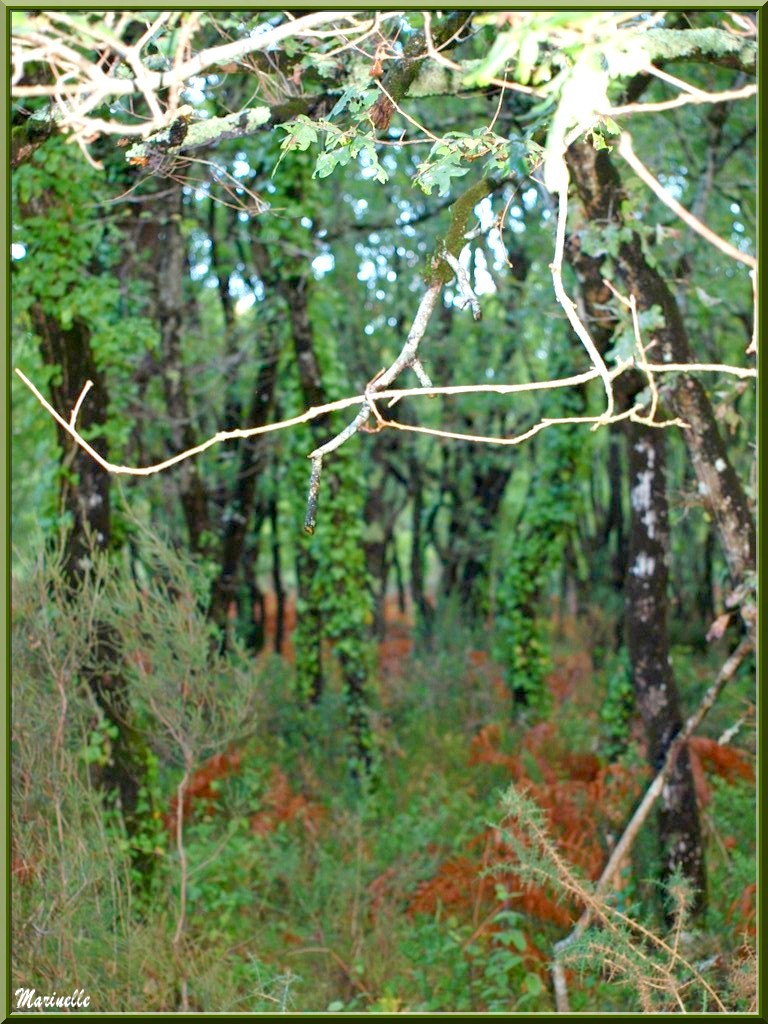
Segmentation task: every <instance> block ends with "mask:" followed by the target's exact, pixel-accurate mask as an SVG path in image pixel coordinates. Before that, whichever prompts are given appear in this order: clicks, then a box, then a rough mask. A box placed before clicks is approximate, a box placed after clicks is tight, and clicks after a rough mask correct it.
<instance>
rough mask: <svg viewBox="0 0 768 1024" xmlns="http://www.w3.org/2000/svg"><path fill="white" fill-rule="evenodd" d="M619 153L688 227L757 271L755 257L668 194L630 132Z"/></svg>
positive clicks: (626, 135) (620, 146)
mask: <svg viewBox="0 0 768 1024" xmlns="http://www.w3.org/2000/svg"><path fill="white" fill-rule="evenodd" d="M618 150H619V153H620V154H621V156H622V157H624V159H625V160H626V162H627V163H628V164H629V166H630V167H631V168H632V170H633V171H634V172H635V174H636V175H637V176H638V178H640V179H641V180H642V181H644V182H645V184H646V185H647V186H648V188H650V189H651V191H652V192H653V193H654V194H655V195H657V196H658V197H659V199H660V200H661V201H662V203H664V205H665V206H668V207H669V209H670V210H672V212H673V213H676V214H677V216H678V217H679V218H680V219H681V220H683V221H685V223H686V224H687V225H688V227H690V228H692V229H693V230H694V231H695V232H696V233H697V234H698V235H701V237H702V238H705V239H706V240H707V241H708V242H710V243H711V244H712V245H714V246H715V247H716V248H718V249H719V250H720V251H721V252H724V253H725V255H726V256H730V257H731V259H734V260H738V262H739V263H744V264H745V265H746V266H748V267H752V269H753V270H754V269H756V267H757V260H756V259H755V257H754V256H750V255H748V253H745V252H741V250H740V249H737V248H736V247H735V246H733V245H731V244H730V242H726V241H725V239H723V238H720V236H719V235H716V234H715V232H714V231H712V230H711V228H708V227H707V225H706V224H702V222H701V221H700V220H699V219H698V218H697V217H694V215H693V214H692V213H689V212H688V210H686V209H685V207H684V206H681V205H680V203H678V201H677V200H676V199H673V197H672V196H671V195H670V194H669V192H667V190H666V189H665V188H664V187H663V186H662V185H661V184H660V183H659V182H658V181H657V180H656V178H654V176H653V175H652V174H651V172H650V171H649V170H648V168H647V167H646V166H645V164H644V163H643V162H642V161H641V160H640V159H639V158H638V157H637V156H636V154H635V151H634V149H633V148H632V136H631V135H630V134H629V132H622V133H621V137H620V139H619V145H618Z"/></svg>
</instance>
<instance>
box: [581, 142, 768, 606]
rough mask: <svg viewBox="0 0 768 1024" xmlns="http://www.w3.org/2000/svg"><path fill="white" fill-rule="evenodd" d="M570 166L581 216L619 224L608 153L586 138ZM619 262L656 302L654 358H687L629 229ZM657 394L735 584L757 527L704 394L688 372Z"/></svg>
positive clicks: (618, 193) (676, 319) (680, 333)
mask: <svg viewBox="0 0 768 1024" xmlns="http://www.w3.org/2000/svg"><path fill="white" fill-rule="evenodd" d="M568 166H569V169H570V172H571V177H572V179H573V181H574V184H575V185H576V189H577V192H578V194H579V198H580V200H581V203H582V206H583V207H584V211H585V213H586V215H587V217H588V218H589V219H590V220H591V221H593V222H595V223H599V224H603V225H606V226H607V225H613V226H615V227H619V228H621V227H623V226H624V222H623V219H622V216H621V205H622V201H623V200H624V199H625V195H624V191H623V189H622V186H621V181H620V179H619V176H618V173H617V171H616V169H615V167H614V166H613V164H612V162H611V159H610V156H609V155H608V153H607V152H606V151H605V150H603V151H600V152H598V151H597V150H595V149H594V147H592V146H591V145H588V144H587V143H577V144H575V145H573V146H571V148H570V150H569V151H568ZM618 265H619V269H620V272H621V274H622V276H623V278H624V280H625V282H626V286H627V290H628V291H629V292H630V294H632V295H634V296H635V298H636V300H637V304H638V309H640V310H641V311H642V310H646V309H648V308H649V307H651V306H653V305H658V306H660V307H661V310H662V313H663V315H664V326H663V327H661V328H660V329H658V330H657V331H655V332H654V337H655V338H656V339H657V345H656V348H655V350H654V358H655V360H656V361H658V362H670V363H688V362H692V361H693V354H692V352H691V346H690V343H689V339H688V334H687V331H686V329H685V324H684V322H683V319H682V317H681V315H680V311H679V309H678V307H677V303H676V302H675V299H674V296H673V295H672V292H671V291H670V289H669V286H668V285H667V283H666V281H665V280H664V278H663V277H662V276H661V273H660V272H659V271H658V270H657V269H656V268H655V267H651V266H650V265H649V263H648V261H647V260H646V258H645V255H644V253H643V250H642V244H641V241H640V238H639V236H638V235H637V234H636V233H634V232H633V234H632V237H631V240H630V241H625V242H623V243H622V244H621V246H620V248H619V253H618ZM603 287H605V286H603ZM605 291H606V292H607V291H608V290H607V289H605ZM661 393H662V396H663V397H664V398H665V400H666V401H667V402H668V403H669V406H670V408H671V409H672V411H673V412H674V414H675V415H676V416H679V417H680V418H681V419H682V420H684V421H685V422H686V423H688V424H689V427H690V429H688V430H683V431H682V437H683V440H684V442H685V445H686V447H687V449H688V454H689V456H690V458H691V463H692V465H693V468H694V471H695V473H696V476H697V478H698V482H699V490H700V492H701V494H702V496H703V498H704V500H705V502H706V506H707V509H708V511H709V512H710V514H711V515H712V517H713V519H714V520H715V522H716V524H717V529H718V535H719V537H720V543H721V545H722V548H723V553H724V555H725V559H726V562H727V564H728V569H729V573H730V576H731V582H732V584H733V585H734V587H736V586H738V585H739V584H740V583H741V582H742V581H743V579H744V575H745V573H747V572H749V571H751V570H753V569H754V564H755V548H756V541H755V525H754V520H753V517H752V514H751V512H750V508H749V504H748V502H747V499H746V495H745V493H744V489H743V487H742V485H741V481H740V480H739V478H738V476H737V475H736V472H735V470H734V469H733V466H732V465H731V462H730V459H729V457H728V452H727V450H726V448H725V445H724V443H723V439H722V437H721V436H720V432H719V430H718V427H717V421H716V419H715V416H714V413H713V410H712V406H711V404H710V401H709V398H708V396H707V393H706V391H705V390H704V388H703V387H702V386H701V384H700V383H699V381H698V380H696V379H695V378H694V377H691V376H690V375H688V374H668V375H665V379H664V380H663V381H662V382H661Z"/></svg>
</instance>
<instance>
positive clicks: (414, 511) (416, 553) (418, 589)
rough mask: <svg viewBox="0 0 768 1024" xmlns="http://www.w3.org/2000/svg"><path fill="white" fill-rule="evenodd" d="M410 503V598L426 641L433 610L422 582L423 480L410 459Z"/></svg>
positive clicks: (423, 551) (423, 541) (418, 468)
mask: <svg viewBox="0 0 768 1024" xmlns="http://www.w3.org/2000/svg"><path fill="white" fill-rule="evenodd" d="M411 480H412V488H413V491H412V501H413V504H412V505H411V559H410V568H411V598H412V600H413V605H414V608H415V609H416V625H417V632H418V633H419V634H420V636H421V637H422V638H423V639H425V640H428V638H429V637H430V635H431V633H432V627H433V622H434V615H435V613H434V609H433V607H432V605H431V604H430V603H429V600H428V599H427V594H426V586H425V580H424V563H425V561H426V550H425V549H426V537H425V531H424V479H423V474H422V468H421V464H420V462H419V460H418V459H417V458H415V457H414V458H412V459H411Z"/></svg>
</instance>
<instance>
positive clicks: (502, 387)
mask: <svg viewBox="0 0 768 1024" xmlns="http://www.w3.org/2000/svg"><path fill="white" fill-rule="evenodd" d="M417 364H418V365H420V363H419V362H418V360H417V359H414V363H413V364H412V365H411V368H412V369H413V370H414V371H416V365H417ZM631 365H633V363H632V362H630V361H627V362H623V363H620V364H619V365H618V366H617V367H615V368H614V369H613V370H611V371H609V378H610V380H611V381H613V380H614V379H615V378H616V377H618V376H619V375H620V374H622V373H624V372H625V371H626V370H627V369H628V368H629V367H630V366H631ZM645 368H646V369H648V370H650V371H652V372H653V373H696V372H704V373H728V374H733V375H734V376H736V377H756V376H757V371H756V370H754V369H749V368H743V367H739V366H729V365H727V364H725V363H658V364H657V363H647V364H646V367H645ZM422 370H423V368H422ZM14 372H15V373H16V375H17V376H18V377H19V379H20V380H21V381H22V382H23V383H24V384H25V385H26V386H27V387H28V388H29V390H30V391H31V392H32V394H33V395H34V396H35V398H36V399H37V401H38V402H39V403H40V404H41V405H42V407H43V408H44V409H45V410H46V411H47V412H48V413H49V415H50V416H51V417H52V418H53V419H54V420H55V421H56V422H57V423H58V424H59V426H60V427H61V428H62V430H64V431H65V432H66V433H67V434H69V436H70V437H71V438H72V440H73V441H74V442H75V443H76V444H77V445H79V446H80V447H81V448H82V449H83V450H84V451H86V452H87V453H88V454H89V455H90V456H91V458H92V459H93V460H94V461H95V462H97V463H98V464H99V465H100V466H101V467H102V469H104V470H105V471H106V472H107V473H113V474H115V475H123V476H152V475H153V474H155V473H162V472H164V471H165V470H166V469H170V468H171V467H172V466H175V465H178V463H180V462H184V461H185V460H186V459H190V458H193V457H194V456H195V455H200V454H202V453H203V452H205V451H207V450H208V449H209V448H212V447H214V445H217V444H221V443H222V442H223V441H234V440H243V439H245V438H249V437H256V436H257V435H259V434H269V433H273V432H274V431H277V430H287V429H289V428H290V427H295V426H299V425H300V424H302V423H310V422H311V421H312V420H314V419H318V418H319V417H320V416H327V415H328V413H331V412H339V411H341V410H343V409H349V408H350V407H352V406H355V405H360V406H365V407H366V415H365V417H362V416H361V422H360V423H358V424H357V429H358V430H359V429H360V427H361V425H362V423H364V422H365V421H366V420H367V419H368V416H369V415H370V413H371V411H372V407H373V401H372V399H373V398H374V397H375V398H376V399H377V400H379V399H382V400H383V399H391V400H392V401H393V402H394V401H399V400H400V399H403V398H424V397H426V398H433V397H436V396H438V395H445V396H451V395H471V394H495V395H513V394H520V393H522V392H533V391H550V390H553V389H556V388H569V387H576V386H578V385H580V384H586V383H588V382H589V381H590V380H595V379H596V378H597V377H599V376H600V374H599V371H598V370H597V369H595V368H592V369H590V370H585V371H584V372H583V373H578V374H574V375H572V376H569V377H561V378H554V379H551V380H545V381H531V382H529V383H526V384H452V385H445V386H443V387H437V386H435V385H432V384H430V385H428V386H425V387H420V388H382V390H381V391H379V390H378V388H376V389H375V391H374V390H373V388H371V390H369V391H367V392H366V394H363V395H352V396H349V397H347V398H340V399H338V400H337V401H335V402H328V403H326V404H325V405H318V406H312V407H311V408H310V409H307V410H306V411H305V412H303V413H302V414H301V415H299V416H292V417H289V418H287V419H284V420H279V421H278V422H275V423H268V424H265V425H264V426H261V427H248V428H245V427H243V428H237V429H234V430H220V431H218V433H216V434H214V435H213V436H212V437H209V438H208V439H207V440H206V441H203V442H201V443H200V444H198V445H195V446H194V447H192V448H188V449H186V450H185V451H183V452H179V453H178V454H177V455H174V456H172V457H171V458H169V459H165V460H163V461H162V462H157V463H154V464H153V465H151V466H123V465H120V464H118V463H115V462H110V461H109V460H108V459H105V458H104V457H103V456H102V455H100V454H99V452H97V451H96V449H95V448H93V447H92V446H91V445H90V444H89V443H88V442H87V441H86V440H85V438H84V437H83V436H82V435H81V434H80V433H79V432H78V430H77V429H76V427H75V426H74V424H73V423H72V417H71V416H70V419H69V420H66V419H65V418H64V417H63V416H62V415H61V414H60V413H59V412H57V411H56V409H54V408H53V406H52V405H51V404H50V402H48V400H47V399H46V398H45V396H44V395H43V394H42V393H41V392H40V391H39V389H38V388H37V387H35V385H34V384H33V383H32V381H30V379H29V378H28V377H27V376H26V375H25V374H24V373H23V372H22V371H21V370H20V369H18V368H16V369H15V371H14ZM383 374H384V371H382V376H383ZM380 379H381V378H380V377H377V378H375V380H374V383H375V384H378V382H379V380H380ZM87 390H88V389H87V384H86V386H85V387H84V389H83V392H82V393H81V396H80V398H79V399H78V405H77V406H76V409H78V410H79V405H81V404H82V400H83V398H84V397H85V393H86V392H87ZM630 412H631V413H632V414H633V417H636V416H637V415H638V412H637V410H636V409H633V410H630ZM361 413H362V409H361ZM622 415H623V416H627V415H629V414H628V413H624V414H622ZM355 420H357V417H355ZM598 421H602V417H593V418H589V417H586V418H582V419H581V422H593V423H594V422H598ZM643 421H644V420H643ZM353 422H355V421H353ZM381 422H382V423H386V425H387V426H390V427H392V428H393V429H396V430H418V431H422V432H425V433H434V432H433V431H429V430H428V429H427V428H426V427H418V428H417V427H409V426H407V425H406V424H403V423H397V422H396V421H384V420H382V421H381ZM558 422H561V421H558V420H545V421H543V422H542V424H540V425H538V426H537V427H536V428H535V429H534V430H533V433H537V432H538V431H539V430H542V429H544V427H545V426H554V425H556V424H557V423H558ZM568 422H575V420H568ZM670 422H672V423H677V424H678V425H682V423H681V421H677V420H673V421H670ZM351 425H352V424H350V425H349V426H350V427H351ZM660 425H661V424H658V423H653V424H651V426H660ZM342 433H344V431H342ZM352 433H354V431H352V432H351V433H350V434H348V435H346V437H345V440H346V439H347V437H350V436H352ZM441 436H448V437H457V438H459V439H461V440H472V441H477V442H478V443H487V444H511V443H513V441H514V443H519V441H517V440H514V439H509V438H492V437H488V438H486V437H475V436H472V435H466V434H461V435H458V434H455V435H451V434H447V433H445V432H443V433H442V435H441ZM528 436H533V435H532V433H530V432H529V434H528ZM335 447H338V445H336V446H335ZM320 450H321V449H318V451H320ZM313 454H314V453H313ZM311 457H312V456H311V455H310V458H311Z"/></svg>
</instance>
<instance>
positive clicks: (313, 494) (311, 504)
mask: <svg viewBox="0 0 768 1024" xmlns="http://www.w3.org/2000/svg"><path fill="white" fill-rule="evenodd" d="M322 470H323V457H322V455H316V456H315V458H314V459H312V474H311V476H310V478H309V497H308V498H307V514H306V516H305V517H304V532H305V533H309V534H312V533H314V532H315V524H316V522H317V492H318V491H319V489H320V474H321V472H322Z"/></svg>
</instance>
